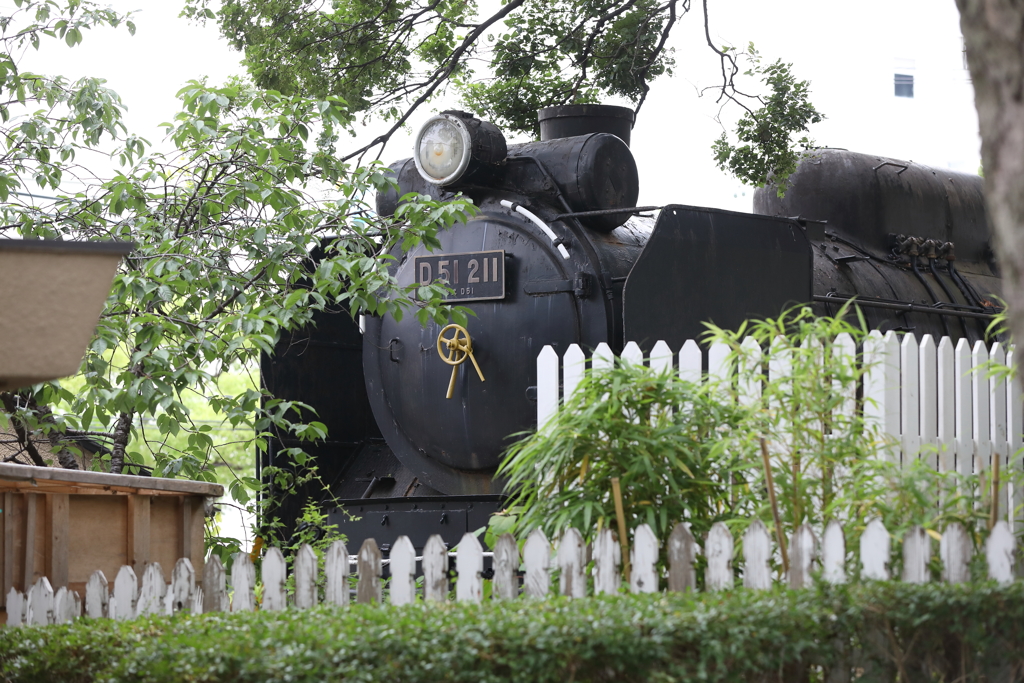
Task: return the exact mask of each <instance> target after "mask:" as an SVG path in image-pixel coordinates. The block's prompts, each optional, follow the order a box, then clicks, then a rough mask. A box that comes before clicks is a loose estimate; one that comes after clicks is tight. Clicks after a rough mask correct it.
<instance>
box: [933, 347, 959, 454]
mask: <svg viewBox="0 0 1024 683" xmlns="http://www.w3.org/2000/svg"><path fill="white" fill-rule="evenodd" d="M935 365H936V379H935V391H936V394H937V399H938V400H937V406H936V408H937V414H936V422H937V426H938V433H937V438H938V443H939V461H938V466H939V471H940V472H952V471H954V470H955V469H956V374H955V372H954V366H953V341H952V340H951V339H950V338H949V337H943V338H942V340H941V341H940V342H939V348H938V351H937V352H936V359H935Z"/></svg>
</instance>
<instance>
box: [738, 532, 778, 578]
mask: <svg viewBox="0 0 1024 683" xmlns="http://www.w3.org/2000/svg"><path fill="white" fill-rule="evenodd" d="M771 557H772V541H771V537H769V536H768V529H767V528H766V527H765V525H764V522H762V521H761V520H759V519H755V520H754V522H753V523H752V524H751V525H750V526H749V527H747V530H746V531H745V532H744V533H743V587H744V588H750V589H752V590H767V589H768V588H771V587H772V571H771V568H770V567H769V566H768V562H769V561H770V560H771Z"/></svg>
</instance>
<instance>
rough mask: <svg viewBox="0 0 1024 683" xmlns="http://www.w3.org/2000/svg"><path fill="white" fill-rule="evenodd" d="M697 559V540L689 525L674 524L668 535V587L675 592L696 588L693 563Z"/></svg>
mask: <svg viewBox="0 0 1024 683" xmlns="http://www.w3.org/2000/svg"><path fill="white" fill-rule="evenodd" d="M696 559H697V540H696V539H695V538H694V537H693V534H691V533H690V525H689V524H686V523H684V522H680V523H679V524H676V525H675V527H674V528H673V529H672V533H671V534H669V537H668V589H669V590H670V591H672V592H675V593H682V592H683V591H693V590H697V574H696V571H695V570H694V567H693V563H694V561H695V560H696Z"/></svg>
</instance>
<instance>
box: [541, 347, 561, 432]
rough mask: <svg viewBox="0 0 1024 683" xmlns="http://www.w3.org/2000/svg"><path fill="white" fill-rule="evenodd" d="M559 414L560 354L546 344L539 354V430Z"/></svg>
mask: <svg viewBox="0 0 1024 683" xmlns="http://www.w3.org/2000/svg"><path fill="white" fill-rule="evenodd" d="M556 414H558V354H557V353H555V350H554V349H553V348H551V347H550V346H547V345H545V346H544V348H543V349H541V351H540V353H539V354H537V430H538V431H540V430H542V429H544V427H545V426H546V425H547V424H548V423H549V422H550V421H551V419H552V418H553V417H554V416H555V415H556Z"/></svg>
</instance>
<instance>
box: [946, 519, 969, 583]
mask: <svg viewBox="0 0 1024 683" xmlns="http://www.w3.org/2000/svg"><path fill="white" fill-rule="evenodd" d="M939 557H940V558H941V559H942V580H943V581H945V582H946V583H967V582H968V581H970V580H971V568H970V561H971V539H970V537H969V536H968V535H967V532H966V531H964V527H963V525H962V524H960V522H951V523H950V524H949V525H947V526H946V529H945V530H944V531H943V532H942V539H941V540H940V541H939Z"/></svg>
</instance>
